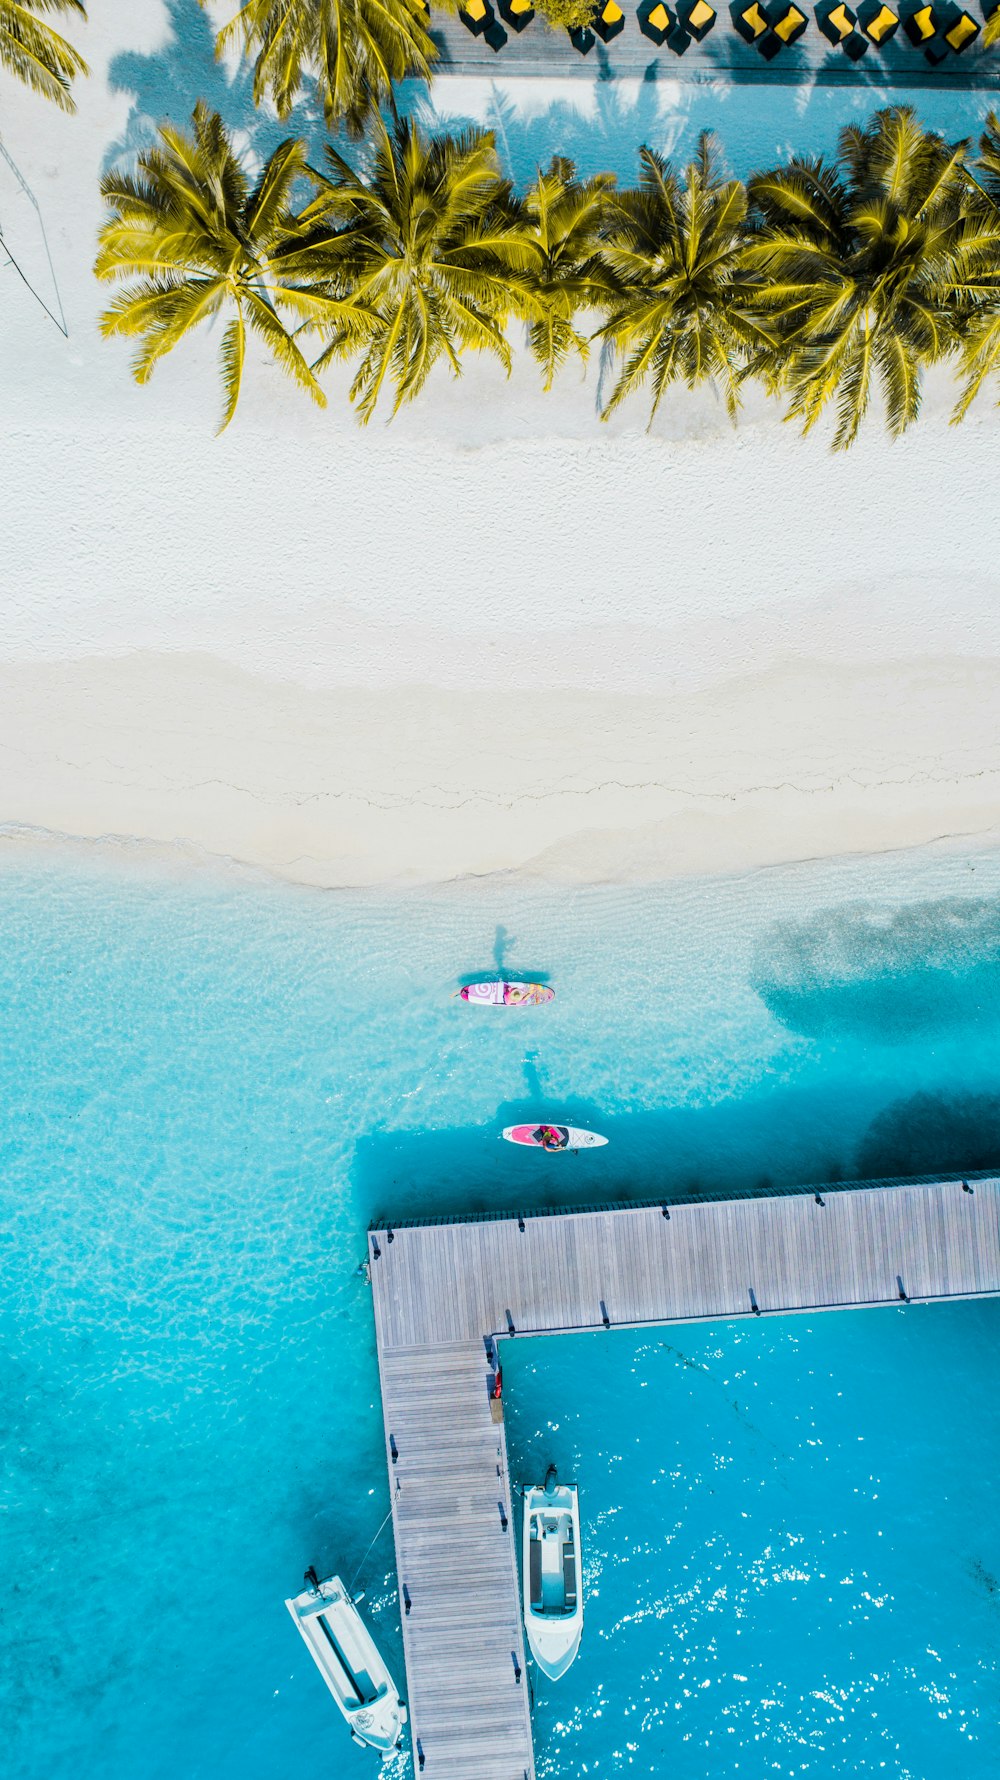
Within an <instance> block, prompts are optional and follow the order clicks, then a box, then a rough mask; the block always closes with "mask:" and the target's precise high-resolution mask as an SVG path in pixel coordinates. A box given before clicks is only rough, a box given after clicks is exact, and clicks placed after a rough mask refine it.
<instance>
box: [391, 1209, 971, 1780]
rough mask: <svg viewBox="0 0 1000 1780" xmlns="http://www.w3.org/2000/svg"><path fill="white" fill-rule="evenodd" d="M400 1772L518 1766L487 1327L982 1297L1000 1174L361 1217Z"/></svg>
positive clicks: (522, 1709) (523, 1761)
mask: <svg viewBox="0 0 1000 1780" xmlns="http://www.w3.org/2000/svg"><path fill="white" fill-rule="evenodd" d="M368 1244H369V1247H368V1253H369V1267H370V1272H371V1281H372V1292H373V1299H374V1308H375V1328H376V1339H377V1346H378V1362H379V1371H380V1375H381V1385H382V1408H383V1415H384V1420H385V1440H386V1454H387V1462H388V1467H389V1477H390V1488H391V1490H392V1504H393V1527H394V1532H395V1540H396V1565H397V1572H398V1580H399V1597H400V1608H401V1612H402V1623H403V1643H404V1649H405V1655H406V1676H407V1688H408V1696H409V1708H410V1727H411V1733H412V1740H413V1758H414V1769H415V1771H416V1773H417V1774H418V1775H419V1774H424V1775H426V1780H534V1774H535V1766H534V1755H533V1751H532V1741H531V1713H530V1703H529V1693H528V1676H527V1673H526V1667H525V1651H524V1640H523V1635H522V1625H521V1608H520V1589H519V1581H518V1553H519V1534H520V1517H519V1515H518V1514H517V1513H516V1512H515V1511H514V1507H513V1505H512V1502H511V1495H510V1479H509V1476H508V1468H507V1445H506V1439H505V1434H504V1426H503V1421H502V1419H496V1414H497V1412H496V1409H495V1406H494V1403H493V1401H492V1390H493V1383H494V1378H495V1372H494V1366H495V1356H496V1354H497V1352H498V1349H497V1346H496V1343H497V1339H498V1338H499V1339H500V1341H502V1340H504V1339H508V1338H510V1337H513V1336H516V1335H545V1334H550V1335H554V1334H565V1333H570V1332H574V1331H582V1330H587V1329H594V1330H601V1329H605V1328H622V1327H631V1328H638V1327H642V1326H644V1325H649V1324H660V1323H672V1322H692V1321H701V1320H706V1319H709V1318H714V1317H736V1316H755V1315H760V1316H765V1315H774V1314H782V1313H788V1312H791V1311H816V1310H838V1309H852V1308H853V1309H857V1308H861V1307H865V1306H875V1305H892V1304H897V1305H898V1304H899V1303H901V1302H905V1301H912V1302H917V1301H919V1302H925V1303H926V1302H929V1301H933V1300H938V1299H948V1298H974V1297H983V1296H989V1295H994V1294H997V1293H1000V1180H997V1179H996V1178H993V1177H990V1178H985V1179H984V1178H975V1177H970V1179H969V1181H968V1182H962V1181H960V1180H956V1181H941V1182H930V1183H929V1182H921V1183H917V1184H908V1183H899V1184H893V1185H885V1184H882V1185H878V1186H859V1187H856V1188H841V1187H837V1188H830V1189H827V1188H822V1189H819V1190H818V1191H817V1190H816V1189H814V1188H809V1189H803V1191H802V1192H801V1193H797V1194H783V1195H781V1196H780V1197H775V1198H761V1199H742V1200H723V1201H716V1202H712V1203H701V1204H664V1205H663V1206H659V1205H654V1206H624V1207H620V1208H616V1209H613V1210H599V1211H584V1212H562V1213H557V1214H552V1215H540V1216H534V1217H533V1216H530V1215H528V1214H526V1215H525V1216H523V1217H518V1216H517V1215H515V1216H513V1217H509V1218H498V1219H491V1220H475V1219H473V1220H471V1221H469V1222H464V1223H463V1222H461V1221H460V1220H456V1221H455V1222H453V1223H432V1224H425V1225H409V1224H408V1225H406V1226H403V1227H397V1228H395V1229H393V1230H390V1229H389V1227H388V1226H386V1227H384V1228H381V1229H374V1230H372V1231H370V1232H369V1238H368Z"/></svg>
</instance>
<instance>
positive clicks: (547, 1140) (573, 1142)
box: [503, 1124, 608, 1151]
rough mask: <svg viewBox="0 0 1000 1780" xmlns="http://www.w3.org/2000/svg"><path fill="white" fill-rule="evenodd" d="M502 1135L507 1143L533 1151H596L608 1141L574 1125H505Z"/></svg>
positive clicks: (593, 1132) (594, 1132)
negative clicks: (526, 1147)
mask: <svg viewBox="0 0 1000 1780" xmlns="http://www.w3.org/2000/svg"><path fill="white" fill-rule="evenodd" d="M503 1134H504V1136H505V1138H506V1139H507V1142H508V1143H523V1144H526V1145H527V1146H528V1148H529V1149H533V1150H549V1151H559V1150H596V1149H599V1148H600V1146H601V1145H602V1144H605V1143H607V1141H608V1140H607V1138H606V1137H598V1135H597V1132H596V1131H580V1130H579V1129H578V1128H577V1127H576V1126H575V1125H545V1124H542V1125H505V1126H504V1133H503Z"/></svg>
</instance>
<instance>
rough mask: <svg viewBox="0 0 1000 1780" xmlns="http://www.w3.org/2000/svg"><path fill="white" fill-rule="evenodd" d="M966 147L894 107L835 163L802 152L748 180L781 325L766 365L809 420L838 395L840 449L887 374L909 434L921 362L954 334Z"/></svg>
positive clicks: (964, 267)
mask: <svg viewBox="0 0 1000 1780" xmlns="http://www.w3.org/2000/svg"><path fill="white" fill-rule="evenodd" d="M963 153H964V145H962V144H957V145H949V144H947V143H946V142H944V141H943V140H942V138H941V137H940V136H938V135H936V134H934V133H933V132H932V131H925V130H923V129H922V128H921V126H920V124H919V123H918V121H917V119H916V116H915V114H914V112H913V110H912V108H911V107H909V106H893V107H891V108H889V109H888V110H885V111H880V112H876V113H875V115H874V117H872V118H871V119H870V120H869V122H868V123H867V124H866V125H864V126H863V127H860V126H855V125H852V126H850V127H849V128H847V129H845V130H843V131H842V132H841V136H840V146H839V158H838V165H837V166H836V167H827V166H825V165H824V163H823V161H822V160H799V159H795V160H793V161H791V162H790V163H789V165H788V166H787V167H784V168H781V169H779V170H778V171H777V172H775V173H767V174H763V175H760V176H759V177H757V178H755V179H753V180H751V182H750V186H749V193H750V200H751V205H752V211H753V216H754V219H755V221H756V225H757V238H756V241H755V242H754V244H753V245H752V246H751V247H750V248H749V250H748V256H747V257H748V263H749V264H751V265H752V266H753V267H754V268H755V269H756V270H757V271H758V272H759V274H760V276H761V281H762V288H761V291H760V293H759V297H758V301H759V303H760V307H761V312H762V314H764V315H765V316H766V317H767V318H768V320H769V321H770V323H771V324H772V326H773V327H774V329H775V332H776V336H777V345H776V346H775V348H774V350H773V351H769V352H764V353H763V354H762V355H761V357H760V359H759V361H758V365H757V368H758V369H760V370H761V371H762V372H763V374H764V375H765V376H766V377H767V379H768V381H769V382H770V384H771V386H772V387H773V388H777V389H781V388H785V389H788V390H789V391H790V392H791V398H792V399H791V402H790V404H789V409H788V415H789V417H790V418H791V417H794V418H797V419H801V420H802V421H803V423H804V426H803V430H804V431H808V429H809V428H810V427H811V426H813V425H814V423H815V422H816V421H817V420H818V418H819V416H820V415H821V414H822V412H823V410H824V409H825V408H826V406H827V404H828V403H829V402H830V401H833V400H835V401H836V403H837V426H836V431H835V435H834V441H833V443H834V446H835V448H843V447H845V446H848V445H850V444H851V443H852V441H853V440H854V439H855V437H856V435H857V431H858V428H859V426H860V424H861V421H862V419H863V418H864V415H865V412H866V410H867V408H868V404H869V402H870V400H871V396H872V392H873V388H875V387H876V386H877V387H880V388H881V391H882V395H883V399H884V403H885V412H886V420H887V424H888V427H889V430H890V432H891V433H893V434H894V435H895V434H899V433H901V432H902V431H903V429H904V428H905V427H906V426H908V425H909V423H910V422H911V421H912V420H914V419H915V418H916V416H917V413H918V412H919V408H920V394H921V372H922V369H923V367H924V366H925V365H929V364H933V363H934V362H935V361H937V360H939V359H941V358H943V357H944V356H946V355H947V354H948V353H949V352H951V351H952V350H953V348H954V346H955V344H956V339H957V332H958V318H957V305H956V301H955V295H954V292H955V290H956V287H957V286H959V285H961V283H962V282H963V280H964V278H965V277H966V275H967V273H968V270H969V265H970V249H969V243H968V239H967V230H966V228H965V213H964V206H963V198H964V193H965V190H966V187H965V182H964V179H963V175H962V159H963Z"/></svg>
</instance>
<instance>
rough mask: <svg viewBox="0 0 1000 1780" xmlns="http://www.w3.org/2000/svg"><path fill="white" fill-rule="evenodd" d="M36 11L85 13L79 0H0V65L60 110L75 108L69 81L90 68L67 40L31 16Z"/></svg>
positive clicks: (84, 15) (83, 14)
mask: <svg viewBox="0 0 1000 1780" xmlns="http://www.w3.org/2000/svg"><path fill="white" fill-rule="evenodd" d="M39 12H75V13H78V14H79V16H80V18H82V19H85V18H86V16H87V9H86V7H85V6H84V4H83V0H0V65H2V66H3V67H4V68H7V69H9V70H10V72H11V74H16V75H17V78H18V80H23V81H24V84H25V86H29V87H32V88H33V89H34V91H35V92H36V93H41V94H42V96H43V98H45V99H52V100H53V101H54V103H55V104H56V105H59V106H61V108H62V110H63V111H75V110H76V106H75V105H74V103H73V97H72V94H71V92H70V86H71V83H72V81H73V78H74V76H75V75H77V74H88V73H89V72H90V70H89V69H88V67H87V64H86V62H85V61H84V59H83V57H82V56H81V55H79V54H78V53H77V51H76V50H75V49H74V48H73V46H72V44H71V43H67V42H66V39H65V38H64V37H60V36H59V34H58V32H56V31H53V29H52V26H51V25H46V24H45V23H43V21H42V20H41V19H39V18H37V17H36V16H35V15H36V14H37V13H39Z"/></svg>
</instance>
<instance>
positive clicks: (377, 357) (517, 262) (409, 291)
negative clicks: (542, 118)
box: [309, 121, 538, 421]
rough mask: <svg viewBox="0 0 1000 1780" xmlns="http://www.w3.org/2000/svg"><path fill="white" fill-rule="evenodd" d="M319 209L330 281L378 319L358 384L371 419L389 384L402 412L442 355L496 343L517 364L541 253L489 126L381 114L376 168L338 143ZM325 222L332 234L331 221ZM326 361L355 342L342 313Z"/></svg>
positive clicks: (448, 360)
mask: <svg viewBox="0 0 1000 1780" xmlns="http://www.w3.org/2000/svg"><path fill="white" fill-rule="evenodd" d="M327 160H328V164H329V169H330V173H329V178H328V180H327V182H326V185H325V187H324V189H323V191H322V192H321V193H320V194H318V195H317V197H316V199H315V200H314V201H313V203H312V205H311V206H310V208H309V221H310V223H311V224H313V225H315V226H316V227H317V229H319V230H320V232H319V233H317V234H316V235H315V236H314V238H313V242H314V249H315V253H316V257H317V261H318V262H319V263H321V264H322V267H323V276H324V278H325V280H326V288H327V289H328V290H329V291H330V292H331V293H332V294H335V295H337V296H340V297H342V298H343V299H345V300H348V299H350V300H353V301H354V302H356V303H358V304H363V305H364V306H366V308H367V309H368V310H369V311H370V313H371V316H372V317H373V320H372V322H371V325H370V331H369V337H368V340H367V343H366V346H365V352H364V357H363V359H362V361H361V364H360V366H359V368H358V371H357V374H356V377H355V380H354V384H353V387H352V392H351V393H352V397H353V399H354V400H355V402H356V403H357V407H358V413H359V416H360V418H361V420H362V421H367V420H369V419H370V418H371V416H372V414H373V413H374V411H375V408H376V406H377V403H378V401H379V398H380V396H381V394H382V392H383V390H385V389H386V388H387V387H392V388H393V389H394V396H393V408H392V412H393V413H396V412H397V411H398V410H399V408H400V406H401V405H402V404H403V403H404V402H409V401H412V400H413V398H414V396H416V395H417V394H418V393H419V391H420V390H421V389H423V387H424V385H425V383H426V381H427V378H428V377H429V375H430V373H431V371H432V369H433V367H434V366H435V365H436V364H437V363H438V362H439V361H441V360H443V361H444V362H445V364H447V365H448V366H449V368H450V369H451V371H452V372H453V373H454V374H456V375H457V374H458V373H459V372H460V370H461V355H462V353H463V352H466V351H472V352H488V353H490V354H491V355H492V356H493V357H495V358H497V359H499V361H500V363H501V364H502V365H503V366H504V368H505V369H507V370H508V371H509V369H510V349H509V346H508V343H507V339H506V334H505V328H506V325H507V322H508V320H509V318H510V316H511V315H512V314H515V313H516V314H521V313H526V312H528V311H529V310H530V308H531V305H532V303H533V300H534V299H533V295H532V288H531V277H530V274H531V270H532V268H534V267H535V266H536V265H537V260H538V255H537V248H536V245H535V242H534V241H533V238H532V234H531V230H530V228H529V226H528V224H527V222H526V220H525V216H524V212H523V208H522V207H521V206H520V205H519V204H518V203H517V202H516V200H515V199H514V197H513V194H512V192H511V190H510V186H509V185H508V183H507V182H506V181H505V180H504V179H503V178H502V177H501V174H500V170H499V167H498V164H497V159H496V152H495V149H494V145H493V138H492V136H491V135H489V134H488V133H487V132H485V131H482V130H468V131H466V132H464V133H463V134H462V135H460V136H452V137H448V136H446V137H428V136H425V135H424V133H423V132H422V131H421V130H420V129H419V127H418V126H417V125H416V124H414V123H411V122H409V121H397V122H396V123H395V125H394V126H393V128H392V130H391V131H390V130H388V129H387V128H386V127H385V125H384V124H381V123H380V124H379V126H378V134H377V138H376V150H375V154H374V157H373V160H372V166H371V170H370V172H368V173H367V174H365V175H362V174H361V173H360V172H359V171H358V170H357V169H355V168H354V167H352V166H351V164H350V162H348V161H347V160H346V159H345V157H344V156H343V155H341V154H340V153H338V152H337V151H336V150H335V149H333V148H330V149H328V150H327ZM324 221H325V225H326V230H327V233H326V236H325V237H324V236H323V234H322V232H321V229H322V224H323V222H324ZM326 332H327V344H326V347H325V349H324V351H323V352H322V353H321V354H320V357H319V359H318V360H317V361H316V365H317V368H318V367H319V366H320V365H322V364H325V363H328V362H329V360H330V359H331V358H332V357H336V356H339V355H340V354H342V353H343V352H345V351H347V350H349V349H350V347H351V345H352V344H356V341H357V335H356V334H355V336H354V340H353V341H352V340H351V339H350V338H348V337H346V336H345V335H344V333H343V331H342V329H341V328H340V326H339V325H338V324H337V323H336V322H334V323H333V324H332V325H331V326H330V327H329V329H328V330H326Z"/></svg>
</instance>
